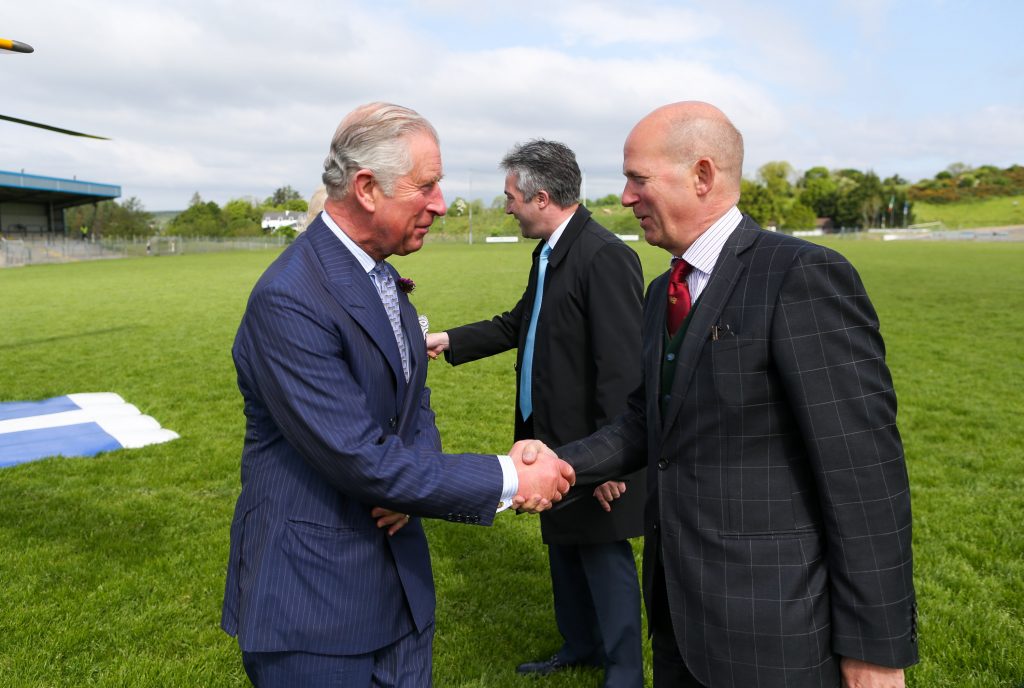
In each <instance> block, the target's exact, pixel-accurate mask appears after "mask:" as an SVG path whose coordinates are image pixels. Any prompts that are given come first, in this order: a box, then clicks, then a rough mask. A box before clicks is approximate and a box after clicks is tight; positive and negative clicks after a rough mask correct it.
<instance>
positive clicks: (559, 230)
mask: <svg viewBox="0 0 1024 688" xmlns="http://www.w3.org/2000/svg"><path fill="white" fill-rule="evenodd" d="M575 214H576V213H572V214H571V215H569V217H567V218H565V220H564V221H563V222H562V224H560V225H558V227H557V228H556V229H555V231H553V232H552V233H551V236H549V237H548V241H547V244H548V246H550V247H551V250H552V251H554V250H555V244H556V243H558V240H559V238H561V236H562V232H564V231H565V228H566V227H568V226H569V221H570V220H571V219H572V218H573V216H574V215H575Z"/></svg>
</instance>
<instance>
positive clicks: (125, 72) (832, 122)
mask: <svg viewBox="0 0 1024 688" xmlns="http://www.w3.org/2000/svg"><path fill="white" fill-rule="evenodd" d="M4 5H5V7H4V10H3V13H2V16H0V37H3V38H10V39H14V40H18V41H23V42H25V43H29V44H31V45H32V46H33V47H34V48H35V53H34V54H31V55H18V54H11V53H5V52H0V93H2V96H0V114H4V115H8V116H12V117H18V118H21V119H28V120H34V121H39V122H44V123H46V124H52V125H55V126H60V127H64V128H68V129H74V130H77V131H84V132H88V133H93V134H99V135H103V136H108V137H110V138H112V139H113V141H93V140H89V139H81V138H73V137H69V136H63V135H60V134H55V133H52V132H47V131H43V130H39V129H32V128H29V127H24V126H20V125H16V124H13V123H10V122H5V121H0V169H2V170H13V171H20V170H22V169H24V171H25V172H26V173H31V174H39V175H44V176H53V177H67V178H71V177H73V176H76V177H77V178H78V179H84V180H88V181H96V182H105V183H112V184H119V185H120V186H121V187H122V194H123V198H128V197H130V196H137V197H138V198H139V199H141V200H142V202H143V204H144V205H145V207H146V208H147V209H148V210H171V209H181V208H184V207H186V206H187V205H188V201H189V199H190V197H191V196H192V194H193V192H195V191H198V192H199V193H200V194H201V195H202V197H203V199H204V200H214V201H217V202H218V203H223V202H225V201H227V200H229V199H231V198H238V197H242V196H255V197H257V198H260V199H262V198H264V197H266V196H268V195H270V194H271V193H272V192H273V191H274V189H275V188H277V187H280V186H284V185H286V184H287V185H291V186H292V187H294V188H296V189H297V190H299V191H300V192H302V193H303V194H305V195H308V194H309V193H310V192H311V191H312V190H313V189H314V187H315V186H316V185H317V184H318V183H319V175H320V171H321V165H322V163H323V158H324V155H325V153H326V150H327V146H328V143H329V141H330V137H331V135H332V133H333V131H334V128H335V126H336V125H337V123H338V121H339V120H340V119H341V117H342V116H343V115H344V114H345V113H346V112H348V111H349V110H351V109H352V108H353V107H354V106H356V105H359V104H361V103H365V102H368V101H372V100H387V101H392V102H396V103H400V104H402V105H407V106H409V107H412V108H414V109H416V110H418V111H419V112H420V113H421V114H423V115H424V116H426V117H427V118H428V119H429V120H431V122H433V124H434V125H435V126H436V127H437V129H438V132H439V133H440V135H441V150H442V155H443V158H444V166H445V181H444V182H443V184H442V186H443V188H444V190H445V196H446V198H447V200H448V201H449V202H450V201H451V200H453V199H454V198H455V197H456V196H460V195H461V196H470V197H473V198H483V199H484V200H485V201H486V202H488V203H489V202H490V200H491V199H493V198H494V197H495V196H497V195H499V194H501V191H502V177H501V175H500V174H499V172H498V171H497V163H498V161H499V160H500V158H501V156H502V155H503V154H504V153H505V151H506V150H507V149H508V148H509V147H510V146H511V145H512V144H513V143H515V142H522V141H526V140H528V139H531V138H537V137H544V138H550V139H555V140H560V141H563V142H565V143H566V144H568V145H569V146H570V147H572V148H573V149H574V150H575V151H576V154H577V158H578V159H579V162H580V166H581V167H582V168H583V169H584V171H585V173H586V195H587V196H588V197H590V198H594V197H598V196H602V195H605V194H608V193H618V192H620V191H621V188H622V175H621V165H622V142H623V140H624V138H625V136H626V134H628V132H629V130H630V129H631V128H632V126H633V125H634V124H635V123H636V121H637V120H638V119H640V118H641V117H643V116H644V115H645V114H647V113H648V112H649V111H651V110H652V109H654V108H655V107H658V106H659V105H663V104H665V103H669V102H674V101H678V100H692V99H697V100H707V101H709V102H712V103H714V104H716V105H718V106H719V107H721V108H722V109H723V110H724V111H725V112H726V114H728V115H729V116H730V117H731V118H732V119H733V121H734V122H735V124H736V125H737V127H739V129H740V131H742V132H743V134H744V137H745V139H746V150H747V157H746V163H745V165H744V168H745V174H746V176H748V177H751V178H753V177H755V175H756V172H757V168H758V167H759V166H760V165H762V164H764V163H765V162H768V161H771V160H787V161H789V162H790V163H791V164H792V165H793V166H794V167H795V168H796V169H797V170H798V171H802V170H806V169H807V168H809V167H813V166H816V165H824V166H827V167H829V168H833V169H834V168H841V167H854V168H858V169H863V170H866V169H873V170H874V171H875V172H877V173H878V174H879V176H881V177H883V178H884V177H887V176H890V175H892V174H895V173H898V174H900V175H901V176H903V177H905V178H908V179H910V180H911V181H917V180H919V179H921V178H923V177H930V176H932V175H934V174H935V173H936V172H938V171H940V170H942V169H944V168H945V167H946V166H948V165H949V164H950V163H953V162H964V163H967V164H969V165H981V164H994V165H999V166H1001V167H1005V166H1007V165H1010V164H1013V163H1022V164H1024V47H1022V46H1024V41H1022V40H1021V34H1022V31H1024V3H1021V2H1020V1H1019V0H1014V1H1010V0H995V1H992V2H985V1H984V0H979V1H975V2H966V1H964V2H960V1H955V0H904V1H902V2H898V1H895V0H894V1H892V2H890V1H888V0H850V1H831V2H830V1H827V0H822V1H820V2H815V1H807V2H799V1H786V0H782V1H776V2H770V3H769V2H755V1H753V0H750V1H745V0H718V1H717V2H715V3H694V2H682V1H672V0H660V1H651V0H629V1H628V2H627V1H624V0H620V1H610V0H609V1H605V0H585V1H584V0H561V1H557V0H556V1H552V0H547V1H545V2H540V1H535V0H519V1H517V2H510V3H489V2H482V1H478V0H423V1H420V2H411V1H410V2H402V1H395V2H386V1H384V0H380V1H378V2H370V3H355V2H350V1H349V0H330V1H324V2H313V1H312V0H290V1H289V2H279V3H269V2H264V1H263V0H249V1H248V2H232V1H227V0H159V1H157V0H103V1H102V2H96V3H87V2H80V1H77V0H76V1H74V2H72V1H71V0H53V1H51V0H34V1H32V2H28V1H20V0H9V1H8V2H5V3H4Z"/></svg>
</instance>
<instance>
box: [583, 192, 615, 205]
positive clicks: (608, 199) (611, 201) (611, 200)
mask: <svg viewBox="0 0 1024 688" xmlns="http://www.w3.org/2000/svg"><path fill="white" fill-rule="evenodd" d="M621 202H622V199H621V198H620V197H619V195H618V194H613V193H612V194H608V195H607V196H601V198H595V199H594V200H593V201H591V202H590V203H588V204H587V205H592V206H595V207H599V206H609V205H619V204H620V203H621Z"/></svg>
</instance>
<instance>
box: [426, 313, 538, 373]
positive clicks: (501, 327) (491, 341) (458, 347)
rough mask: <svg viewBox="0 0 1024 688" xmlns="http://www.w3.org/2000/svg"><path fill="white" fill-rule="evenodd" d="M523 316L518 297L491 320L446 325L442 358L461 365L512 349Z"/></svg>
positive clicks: (515, 343) (517, 340)
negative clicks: (451, 325) (447, 343)
mask: <svg viewBox="0 0 1024 688" xmlns="http://www.w3.org/2000/svg"><path fill="white" fill-rule="evenodd" d="M524 298H525V296H524ZM522 317H523V300H522V299H520V300H519V303H517V304H516V305H515V307H513V308H512V310H510V311H506V312H505V313H502V314H501V315H496V316H494V317H493V318H491V319H490V320H481V321H479V322H475V323H471V324H469V325H462V326H461V327H455V328H452V329H449V330H448V342H449V348H448V351H446V352H444V357H445V360H446V361H448V362H449V363H451V364H452V365H460V364H462V363H469V362H470V361H477V360H480V359H481V358H487V357H488V356H493V355H495V354H500V353H502V352H505V351H508V350H509V349H515V348H516V347H518V346H519V327H520V323H521V320H522Z"/></svg>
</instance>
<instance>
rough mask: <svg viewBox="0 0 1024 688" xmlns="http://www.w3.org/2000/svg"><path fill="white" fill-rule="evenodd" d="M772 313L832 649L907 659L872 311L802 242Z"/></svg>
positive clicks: (909, 649)
mask: <svg viewBox="0 0 1024 688" xmlns="http://www.w3.org/2000/svg"><path fill="white" fill-rule="evenodd" d="M779 299H780V301H779V303H778V306H777V308H776V310H775V317H774V320H773V322H772V329H773V335H772V347H773V357H774V359H775V361H776V362H777V366H778V371H779V374H780V376H781V379H782V383H783V386H784V388H785V391H786V394H787V396H788V398H789V400H790V404H791V407H792V411H793V413H794V415H795V418H796V422H797V425H798V426H799V428H800V432H801V434H802V436H803V441H804V445H805V449H806V453H807V454H806V455H807V456H808V457H809V462H810V466H809V470H810V471H811V474H812V476H813V480H814V482H815V484H816V487H817V493H818V498H819V502H820V511H821V518H822V521H823V527H824V534H825V539H826V552H827V553H826V556H827V558H828V572H829V578H830V585H831V596H830V599H831V605H832V610H831V611H832V614H831V617H832V647H833V649H834V651H835V652H836V653H837V654H839V655H843V656H848V657H853V658H857V659H861V660H864V661H868V662H871V663H874V664H880V665H884V666H893V667H902V666H908V665H910V664H913V663H914V662H916V661H917V644H916V603H915V595H914V585H913V579H912V558H911V517H910V491H909V484H908V479H907V470H906V465H905V461H904V455H903V446H902V443H901V440H900V436H899V432H898V431H897V428H896V395H895V392H894V390H893V385H892V377H891V376H890V374H889V370H888V368H887V367H886V364H885V347H884V344H883V342H882V337H881V334H880V333H879V330H878V320H877V317H876V315H875V311H874V309H873V307H872V305H871V302H870V301H869V299H868V297H867V294H866V293H865V291H864V287H863V284H862V283H861V281H860V278H859V276H858V275H857V273H856V271H855V270H854V268H853V266H852V265H850V263H849V262H847V261H846V260H845V259H844V258H842V257H841V256H839V255H838V254H837V253H835V252H834V251H830V250H828V249H824V248H821V247H813V248H809V249H807V250H805V251H802V252H801V253H800V254H799V255H798V256H797V258H796V261H795V264H794V265H793V266H791V268H790V269H789V270H788V272H787V274H786V276H785V278H784V282H783V285H782V289H781V292H780V296H779Z"/></svg>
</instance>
